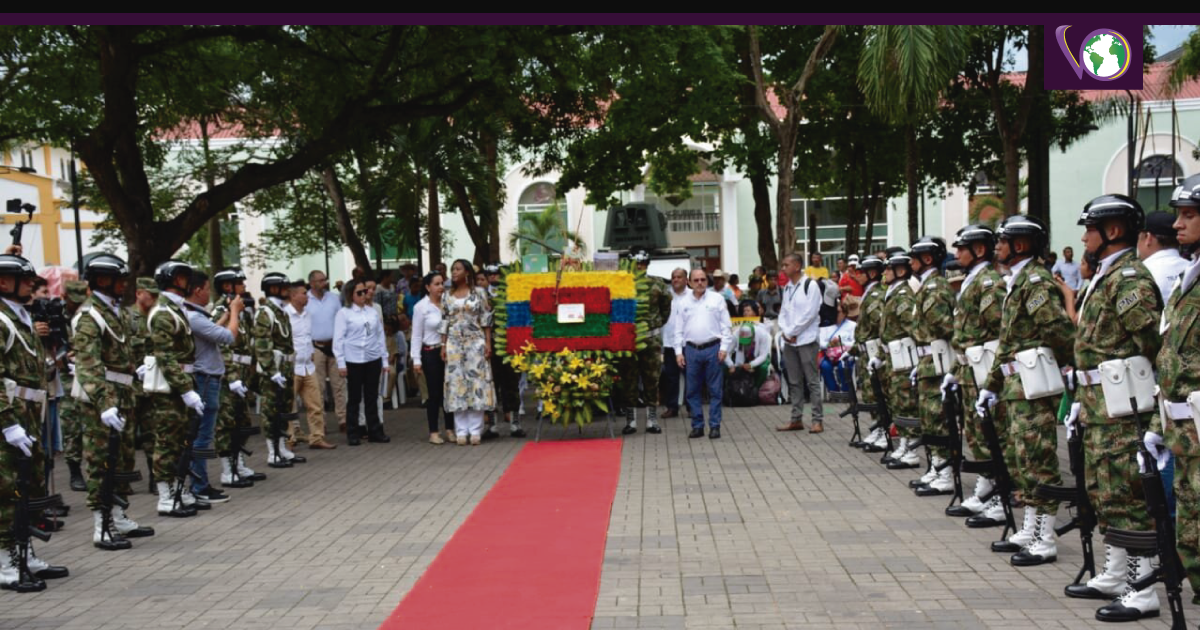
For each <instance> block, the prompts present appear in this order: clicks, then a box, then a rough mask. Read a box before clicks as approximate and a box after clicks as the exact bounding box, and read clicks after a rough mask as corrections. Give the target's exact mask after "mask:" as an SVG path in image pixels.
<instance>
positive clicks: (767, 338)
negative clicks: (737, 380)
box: [725, 324, 771, 368]
mask: <svg viewBox="0 0 1200 630" xmlns="http://www.w3.org/2000/svg"><path fill="white" fill-rule="evenodd" d="M752 325H753V326H754V356H752V357H749V359H747V357H746V355H745V352H744V351H743V350H742V348H744V347H745V346H742V345H741V344H740V343H737V342H736V341H735V342H734V344H733V351H732V352H730V353H729V354H727V355H725V365H726V366H727V367H737V366H739V365H745V364H746V363H749V364H750V367H752V368H756V367H758V366H760V365H762V364H763V363H766V362H767V359H769V358H771V333H770V332H768V331H767V327H766V326H764V325H763V324H752ZM738 328H741V325H739V326H738ZM735 339H736V337H735Z"/></svg>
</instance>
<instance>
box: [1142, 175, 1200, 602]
mask: <svg viewBox="0 0 1200 630" xmlns="http://www.w3.org/2000/svg"><path fill="white" fill-rule="evenodd" d="M1170 203H1171V206H1172V207H1174V208H1175V211H1176V213H1177V216H1176V219H1175V226H1174V227H1175V233H1176V235H1177V238H1178V240H1179V245H1180V252H1181V253H1182V254H1183V255H1184V256H1188V257H1189V258H1191V260H1192V264H1191V266H1189V267H1188V268H1187V270H1186V271H1185V272H1184V273H1183V275H1181V276H1180V280H1179V281H1178V282H1177V283H1176V284H1175V287H1174V288H1173V289H1172V291H1171V295H1170V296H1169V298H1168V299H1167V305H1166V309H1165V310H1164V311H1163V317H1162V320H1161V323H1160V326H1159V330H1160V332H1161V333H1162V334H1163V335H1164V339H1163V344H1162V350H1160V351H1159V353H1158V361H1157V366H1158V385H1159V407H1160V409H1161V410H1162V413H1161V415H1160V416H1156V417H1155V419H1154V423H1153V425H1152V427H1151V432H1150V433H1149V434H1147V435H1146V436H1145V439H1146V445H1147V446H1150V445H1151V444H1152V443H1155V444H1156V445H1157V444H1158V443H1161V442H1163V441H1165V442H1166V446H1167V447H1168V448H1170V449H1171V451H1172V452H1174V453H1175V544H1176V548H1177V550H1178V551H1179V558H1180V560H1182V561H1183V569H1184V572H1185V573H1186V574H1187V579H1188V581H1189V582H1190V583H1191V585H1192V592H1193V594H1194V595H1193V597H1192V603H1193V604H1198V605H1200V435H1198V434H1197V428H1198V425H1200V289H1197V288H1196V285H1197V284H1200V282H1198V280H1200V256H1197V254H1196V252H1197V250H1198V249H1200V176H1196V175H1193V176H1191V177H1188V178H1187V179H1185V180H1183V185H1182V186H1180V187H1178V188H1176V189H1175V193H1174V194H1173V195H1172V196H1171V202H1170ZM1156 438H1157V439H1156Z"/></svg>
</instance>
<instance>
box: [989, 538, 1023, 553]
mask: <svg viewBox="0 0 1200 630" xmlns="http://www.w3.org/2000/svg"><path fill="white" fill-rule="evenodd" d="M992 551H994V552H996V553H1017V552H1019V551H1021V545H1018V544H1017V543H1010V542H1008V541H1007V540H997V541H995V542H993V543H992Z"/></svg>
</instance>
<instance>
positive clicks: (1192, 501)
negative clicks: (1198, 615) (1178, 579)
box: [1167, 420, 1200, 593]
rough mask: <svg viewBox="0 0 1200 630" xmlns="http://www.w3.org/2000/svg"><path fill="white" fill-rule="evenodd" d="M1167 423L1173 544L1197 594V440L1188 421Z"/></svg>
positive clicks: (1199, 571)
mask: <svg viewBox="0 0 1200 630" xmlns="http://www.w3.org/2000/svg"><path fill="white" fill-rule="evenodd" d="M1167 424H1168V425H1172V424H1173V425H1174V426H1173V427H1171V428H1168V429H1167V443H1168V444H1172V446H1173V450H1174V451H1175V545H1176V548H1177V550H1178V551H1179V559H1180V560H1182V561H1183V570H1184V573H1186V574H1187V579H1188V581H1189V582H1191V583H1192V590H1193V591H1194V592H1196V593H1200V439H1197V435H1196V425H1195V424H1194V423H1193V422H1192V421H1191V420H1184V421H1182V422H1178V423H1174V422H1167ZM1172 438H1173V439H1172Z"/></svg>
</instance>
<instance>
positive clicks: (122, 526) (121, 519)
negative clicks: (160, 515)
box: [112, 505, 154, 538]
mask: <svg viewBox="0 0 1200 630" xmlns="http://www.w3.org/2000/svg"><path fill="white" fill-rule="evenodd" d="M112 519H113V527H115V528H116V530H117V532H118V533H120V534H121V535H122V536H124V537H126V538H143V537H145V536H153V535H154V528H153V527H142V526H141V525H138V524H137V521H135V520H133V519H131V518H129V515H127V514H125V508H123V507H121V506H119V505H114V506H113V509H112Z"/></svg>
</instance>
